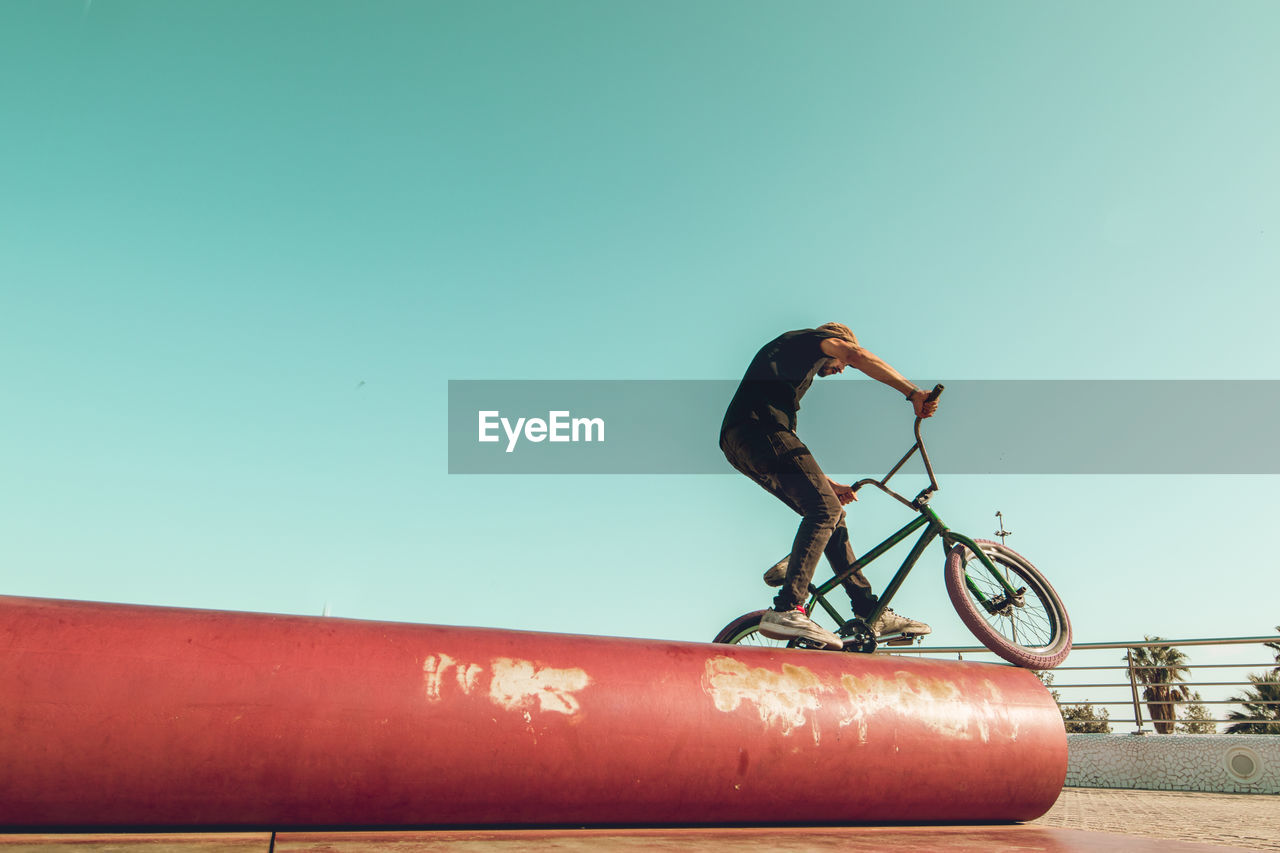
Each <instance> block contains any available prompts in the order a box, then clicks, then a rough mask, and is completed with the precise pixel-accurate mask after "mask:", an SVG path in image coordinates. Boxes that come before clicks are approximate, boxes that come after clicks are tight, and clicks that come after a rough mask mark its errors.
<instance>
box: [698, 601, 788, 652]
mask: <svg viewBox="0 0 1280 853" xmlns="http://www.w3.org/2000/svg"><path fill="white" fill-rule="evenodd" d="M762 616H764V611H763V610H753V611H752V612H750V613H744V614H742V615H741V616H739V617H738V618H737V619H734V620H733V621H732V622H730V623H729V624H728V625H725V626H724V627H723V628H721V629H720V633H719V634H716V638H715V639H714V640H712V641H711V642H713V643H725V644H728V645H734V646H764V647H766V648H772V649H785V648H787V647H788V646H789V645H790V643H789V642H788V641H786V640H771V639H769V638H768V637H766V636H765V635H764V634H761V633H760V617H762Z"/></svg>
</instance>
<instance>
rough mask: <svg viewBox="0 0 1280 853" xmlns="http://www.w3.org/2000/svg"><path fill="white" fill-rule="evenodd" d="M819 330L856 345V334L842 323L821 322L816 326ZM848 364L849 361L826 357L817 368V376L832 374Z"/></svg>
mask: <svg viewBox="0 0 1280 853" xmlns="http://www.w3.org/2000/svg"><path fill="white" fill-rule="evenodd" d="M818 331H820V332H832V333H833V334H835V336H836V337H838V338H840V339H842V340H845V341H848V342H849V343H851V344H853V345H854V346H855V347H856V346H857V345H858V336H857V335H855V334H854V333H853V329H850V328H849V327H848V326H846V325H845V324H844V323H823V324H822V325H821V326H819V327H818ZM848 366H849V362H847V361H843V360H842V359H838V358H828V359H827V362H826V364H824V365H822V367H819V368H818V375H819V376H834V375H835V374H837V373H840V372H841V371H843V370H844V369H845V368H846V367H848Z"/></svg>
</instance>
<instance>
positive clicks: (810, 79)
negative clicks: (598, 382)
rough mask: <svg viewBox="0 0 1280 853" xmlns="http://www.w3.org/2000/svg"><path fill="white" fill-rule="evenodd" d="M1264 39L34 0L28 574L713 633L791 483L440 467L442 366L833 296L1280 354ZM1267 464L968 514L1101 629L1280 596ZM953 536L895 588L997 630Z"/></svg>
mask: <svg viewBox="0 0 1280 853" xmlns="http://www.w3.org/2000/svg"><path fill="white" fill-rule="evenodd" d="M1277 44H1280V5H1277V4H1276V3H1274V2H1224V3H1214V4H1210V3H1200V2H1196V3H1188V2H1169V0H1162V2H1142V3H1139V2H1121V3H1112V2H1107V3H1102V2H1081V3H1070V4H1065V3H1047V2H1045V3H1041V2H1036V3H1027V2H955V3H943V2H928V3H927V2H903V3H888V2H885V3H860V2H852V0H842V2H832V3H820V2H807V3H794V4H777V3H766V2H742V0H732V2H693V3H690V2H685V0H681V2H652V0H646V2H631V0H619V2H611V3H593V2H503V3H492V2H449V3H445V2H426V1H425V0H419V2H403V3H401V2H370V3H335V2H328V0H305V2H301V1H300V0H299V2H271V3H262V2H258V0H253V2H232V0H218V2H205V3H196V2H182V3H175V2H169V0H163V2H162V0H136V2H124V0H62V2H59V1H58V0H9V2H5V3H3V4H0V400H2V401H3V404H2V405H0V591H3V592H7V593H13V594H21V595H36V596H52V597H66V598H85V599H105V600H115V601H130V602H142V603H155V604H172V605H183V606H201V607H214V608H227V609H243V610H267V611H278V612H294V613H319V612H321V610H322V608H324V606H325V604H326V603H328V604H329V605H330V607H331V610H332V612H333V614H334V615H336V616H350V617H359V618H374V619H395V620H407V621H415V622H438V623H445V624H474V625H494V626H509V627H517V628H532V629H538V630H551V631H566V632H584V633H608V634H623V635H632V636H653V637H669V638H676V639H706V638H709V637H710V636H712V635H713V634H714V633H715V632H716V630H718V629H719V628H720V626H721V625H722V624H723V623H725V622H726V621H728V620H729V619H730V618H731V617H733V616H735V615H737V614H738V613H740V612H743V611H745V610H748V609H753V608H756V607H762V606H764V605H765V604H766V603H767V602H768V600H769V597H770V593H769V591H768V590H766V588H765V587H763V586H762V585H761V584H760V582H759V579H758V578H759V573H760V571H762V570H763V569H764V568H765V567H766V566H767V565H768V564H769V563H771V562H772V561H773V559H775V558H776V557H778V556H780V555H781V553H782V552H784V551H785V550H786V548H787V547H788V546H789V542H790V539H791V536H792V535H793V532H794V529H795V524H796V519H795V517H794V516H792V515H790V514H789V512H788V511H787V510H786V509H785V508H783V507H782V506H781V504H778V503H777V502H776V501H774V500H773V499H771V498H769V496H767V495H766V494H764V493H763V492H762V491H761V490H759V489H758V488H757V487H755V486H753V485H752V484H751V483H749V482H748V481H747V480H745V479H744V478H742V477H741V476H739V475H736V474H730V473H726V475H725V476H686V477H656V476H650V477H645V476H630V477H568V476H560V477H555V476H524V477H509V478H499V477H461V476H449V475H448V474H447V473H446V449H447V448H446V435H445V427H446V382H447V380H449V379H484V378H491V379H530V378H548V379H582V378H599V379H607V378H645V379H665V378H719V379H728V378H735V377H737V376H739V375H740V374H741V371H742V369H743V368H744V366H745V364H746V362H747V360H748V359H749V358H750V356H751V355H752V353H753V352H754V351H755V349H756V348H757V347H758V346H759V345H760V344H762V343H763V342H764V341H766V340H768V339H769V338H771V337H772V336H774V335H775V334H777V333H778V332H781V331H783V330H786V329H790V328H797V327H803V326H812V325H816V324H818V323H822V322H825V321H828V320H840V321H843V322H846V323H848V324H849V325H851V326H852V327H854V329H855V330H856V331H857V332H858V333H859V335H860V336H861V338H862V340H863V343H864V344H865V345H867V346H868V347H869V348H870V349H872V350H873V351H874V352H876V353H878V354H879V355H881V356H883V357H884V358H886V359H887V360H888V361H890V362H891V363H892V364H894V365H895V366H897V367H898V368H899V369H900V370H901V371H902V372H904V373H906V374H907V375H909V376H913V377H919V378H921V379H922V380H923V379H930V380H932V379H941V380H944V381H945V380H947V379H962V378H963V379H975V378H981V379H1000V378H1017V379H1093V378H1097V379H1183V378H1195V379H1215V378H1221V379H1227V378H1253V379H1276V378H1280V346H1277V344H1276V342H1275V334H1274V323H1275V321H1274V318H1275V315H1276V313H1277V309H1278V308H1280V296H1278V295H1277V284H1280V158H1277V156H1276V152H1277V151H1280V101H1278V100H1277V98H1276V95H1275V92H1276V88H1275V84H1276V81H1277V80H1280V52H1277V51H1276V49H1275V46H1276V45H1277ZM830 381H844V380H830ZM886 393H891V392H889V391H887V390H886ZM904 405H905V404H904ZM1142 414H1143V413H1142V412H1140V411H1135V412H1134V413H1133V416H1134V417H1135V418H1140V417H1142ZM675 416H678V413H676V415H675ZM945 416H946V408H945V405H944V407H943V410H942V412H941V413H940V415H939V417H945ZM999 416H1000V413H999V412H992V417H993V418H997V417H999ZM905 428H906V423H904V429H905ZM1152 428H1153V429H1159V428H1160V427H1159V424H1152ZM803 431H804V424H803V420H802V422H801V433H802V434H803ZM707 441H708V443H709V444H711V445H714V442H715V436H714V435H708V436H707ZM727 471H728V468H727V467H726V472H727ZM833 473H841V474H845V475H850V474H855V473H867V472H833ZM1276 485H1277V484H1276V482H1275V478H1273V477H1260V476H1259V477H1234V478H1231V477H1143V478H1138V477H1030V476H1026V477H1001V478H980V477H952V478H949V479H946V480H944V481H943V492H942V493H941V494H940V495H939V496H938V498H937V500H936V503H935V506H936V507H937V508H938V510H939V511H940V512H941V513H942V515H943V516H944V517H945V518H946V519H947V520H948V521H950V522H951V523H952V524H953V525H955V526H956V527H958V528H960V529H962V530H968V531H971V532H973V533H974V534H976V535H984V534H989V533H990V532H991V531H993V530H994V529H995V526H994V525H995V519H994V517H993V514H994V512H995V511H996V510H997V509H999V510H1002V511H1003V512H1004V513H1005V516H1006V523H1007V525H1008V527H1009V528H1010V529H1012V530H1013V531H1014V536H1013V538H1012V539H1011V540H1010V544H1011V545H1013V546H1014V547H1016V548H1018V549H1019V550H1021V551H1023V552H1025V553H1026V554H1027V555H1028V556H1030V557H1031V558H1032V559H1033V561H1035V562H1036V563H1037V564H1038V565H1040V567H1041V568H1042V569H1043V570H1044V571H1045V572H1046V573H1047V574H1048V575H1049V576H1050V577H1051V579H1052V580H1053V581H1054V582H1055V584H1056V585H1057V586H1058V588H1059V591H1060V592H1061V593H1062V594H1063V596H1064V598H1065V599H1066V600H1067V603H1068V605H1069V607H1070V608H1071V611H1072V615H1073V618H1074V620H1075V622H1076V627H1077V637H1078V639H1079V640H1081V641H1091V640H1092V641H1105V640H1115V639H1130V638H1135V637H1138V636H1140V635H1142V634H1144V633H1156V634H1161V635H1164V636H1167V637H1189V636H1224V635H1241V634H1261V633H1269V632H1270V631H1271V629H1272V626H1274V625H1276V624H1277V622H1280V608H1277V606H1276V602H1277V600H1280V597H1278V596H1277V595H1276V592H1277V587H1278V585H1280V584H1278V583H1277V581H1276V577H1277V568H1278V566H1277V558H1276V556H1275V550H1274V536H1273V530H1274V523H1275V522H1274V518H1275V517H1276V514H1277V511H1278V510H1280V496H1278V495H1277V491H1276ZM873 497H874V496H868V497H867V498H865V499H864V500H863V501H862V503H861V504H859V505H857V506H856V507H855V509H854V511H853V514H852V529H853V530H854V536H855V542H856V543H867V542H869V541H870V540H871V539H872V538H873V536H874V537H875V538H877V539H878V538H879V537H878V536H876V534H882V533H887V532H888V531H889V529H890V528H891V527H892V526H896V525H897V524H900V523H902V522H903V521H905V518H904V517H903V516H902V515H901V514H900V513H899V512H898V511H897V510H896V509H895V508H894V507H893V506H889V505H886V504H885V503H884V502H883V501H876V500H874V499H873ZM940 568H941V559H940V554H938V553H934V554H932V555H931V557H930V558H929V562H927V563H926V564H925V565H924V566H922V568H921V569H920V570H919V573H918V574H917V575H915V576H913V578H912V580H911V581H910V582H909V584H908V586H907V587H905V588H904V590H903V593H902V596H901V598H900V599H899V604H900V605H901V606H900V607H899V608H898V609H899V610H901V611H903V612H906V613H908V614H909V615H911V616H914V617H917V618H922V619H926V620H927V621H930V622H932V623H933V624H934V626H935V628H936V629H937V634H938V638H939V639H940V640H942V641H944V642H959V643H968V642H970V641H971V640H970V639H969V638H968V636H967V635H966V634H965V632H964V629H963V628H962V626H960V624H959V621H958V619H956V617H955V616H954V615H953V614H952V613H951V612H950V607H949V605H948V604H947V603H946V597H945V593H944V592H943V587H942V579H941V571H940ZM872 574H873V580H876V581H877V582H880V583H882V582H883V579H884V578H883V574H878V573H876V572H874V571H873V573H872ZM1219 592H1222V593H1226V594H1225V595H1222V596H1219V595H1216V593H1219Z"/></svg>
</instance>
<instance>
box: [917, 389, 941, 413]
mask: <svg viewBox="0 0 1280 853" xmlns="http://www.w3.org/2000/svg"><path fill="white" fill-rule="evenodd" d="M928 396H929V392H928V391H924V390H921V389H919V388H917V389H916V390H914V391H912V392H911V407H912V408H913V409H915V410H916V417H917V418H931V417H933V413H934V412H936V411H938V401H937V400H930V401H929V402H927V403H926V402H925V398H926V397H928Z"/></svg>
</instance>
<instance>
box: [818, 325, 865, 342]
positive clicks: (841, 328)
mask: <svg viewBox="0 0 1280 853" xmlns="http://www.w3.org/2000/svg"><path fill="white" fill-rule="evenodd" d="M818 331H821V332H835V334H836V337H840V338H844V339H845V340H846V341H848V342H849V343H851V344H853V345H854V346H857V345H858V336H857V335H855V334H854V333H853V329H850V328H849V327H848V326H846V325H845V324H844V323H823V324H822V325H821V326H819V327H818Z"/></svg>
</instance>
